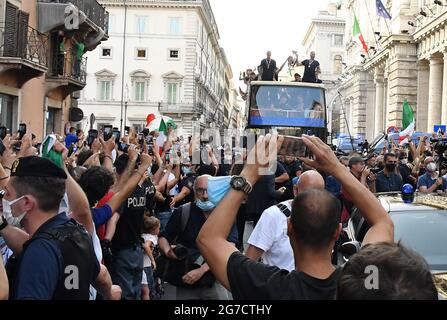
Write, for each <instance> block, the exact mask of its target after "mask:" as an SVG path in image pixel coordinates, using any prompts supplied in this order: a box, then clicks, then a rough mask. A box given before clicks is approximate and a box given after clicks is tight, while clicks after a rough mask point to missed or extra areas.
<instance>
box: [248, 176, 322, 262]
mask: <svg viewBox="0 0 447 320" xmlns="http://www.w3.org/2000/svg"><path fill="white" fill-rule="evenodd" d="M311 189H316V190H324V179H323V177H322V176H321V175H320V174H319V173H318V172H317V171H307V172H305V173H303V174H302V175H301V177H300V179H299V181H298V183H297V184H296V185H294V186H293V194H294V195H295V197H296V196H297V195H298V194H300V193H302V192H304V191H306V190H311ZM291 209H292V200H289V201H285V202H282V203H280V204H278V205H276V206H272V207H270V208H268V209H266V210H265V211H264V212H263V213H262V216H261V218H260V219H259V222H258V224H257V225H256V228H255V229H254V230H253V233H252V234H251V236H250V238H249V239H248V243H249V246H248V249H247V252H246V256H247V257H248V258H250V259H252V260H255V261H257V260H258V259H259V258H261V257H262V261H263V263H265V264H268V265H271V266H276V267H278V268H280V269H285V270H288V271H292V270H295V260H294V257H293V250H292V247H291V245H290V241H289V237H288V235H287V219H288V218H289V217H290V214H291Z"/></svg>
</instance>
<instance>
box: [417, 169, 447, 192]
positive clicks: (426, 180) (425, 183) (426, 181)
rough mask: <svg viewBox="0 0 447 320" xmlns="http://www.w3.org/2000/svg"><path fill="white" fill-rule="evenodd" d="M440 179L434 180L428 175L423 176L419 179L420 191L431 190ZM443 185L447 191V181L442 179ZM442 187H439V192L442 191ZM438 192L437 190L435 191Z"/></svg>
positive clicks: (443, 188)
mask: <svg viewBox="0 0 447 320" xmlns="http://www.w3.org/2000/svg"><path fill="white" fill-rule="evenodd" d="M438 179H439V178H435V179H433V178H432V177H431V176H430V175H429V174H428V173H426V174H424V175H422V176H420V177H419V179H418V189H419V188H420V187H427V189H430V188H431V187H432V186H433V185H434V184H435V183H436V180H438ZM442 181H443V184H442V190H446V189H447V180H446V179H444V178H442ZM440 188H441V187H439V188H438V189H437V190H441V189H440ZM435 191H436V190H435Z"/></svg>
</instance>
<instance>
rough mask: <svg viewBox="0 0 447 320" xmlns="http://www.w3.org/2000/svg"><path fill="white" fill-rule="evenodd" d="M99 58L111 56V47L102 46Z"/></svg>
mask: <svg viewBox="0 0 447 320" xmlns="http://www.w3.org/2000/svg"><path fill="white" fill-rule="evenodd" d="M101 58H112V48H102V49H101Z"/></svg>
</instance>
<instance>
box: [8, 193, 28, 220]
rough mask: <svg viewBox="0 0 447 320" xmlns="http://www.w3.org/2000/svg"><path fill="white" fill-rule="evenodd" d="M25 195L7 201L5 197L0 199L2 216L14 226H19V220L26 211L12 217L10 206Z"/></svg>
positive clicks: (23, 216)
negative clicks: (0, 200) (0, 201)
mask: <svg viewBox="0 0 447 320" xmlns="http://www.w3.org/2000/svg"><path fill="white" fill-rule="evenodd" d="M24 197H25V196H21V197H20V198H18V199H15V200H13V201H8V200H5V199H2V205H3V216H4V217H5V219H6V221H8V224H10V225H12V226H15V227H21V224H20V222H21V221H22V220H23V218H25V216H26V214H27V212H26V211H25V212H24V213H22V214H20V215H19V216H17V217H14V216H13V215H12V209H11V206H12V205H14V204H15V203H17V202H19V201H20V200H22V199H23V198H24Z"/></svg>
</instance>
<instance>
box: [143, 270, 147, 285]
mask: <svg viewBox="0 0 447 320" xmlns="http://www.w3.org/2000/svg"><path fill="white" fill-rule="evenodd" d="M141 284H146V285H147V284H148V283H147V277H146V272H144V270H143V276H142V277H141Z"/></svg>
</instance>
